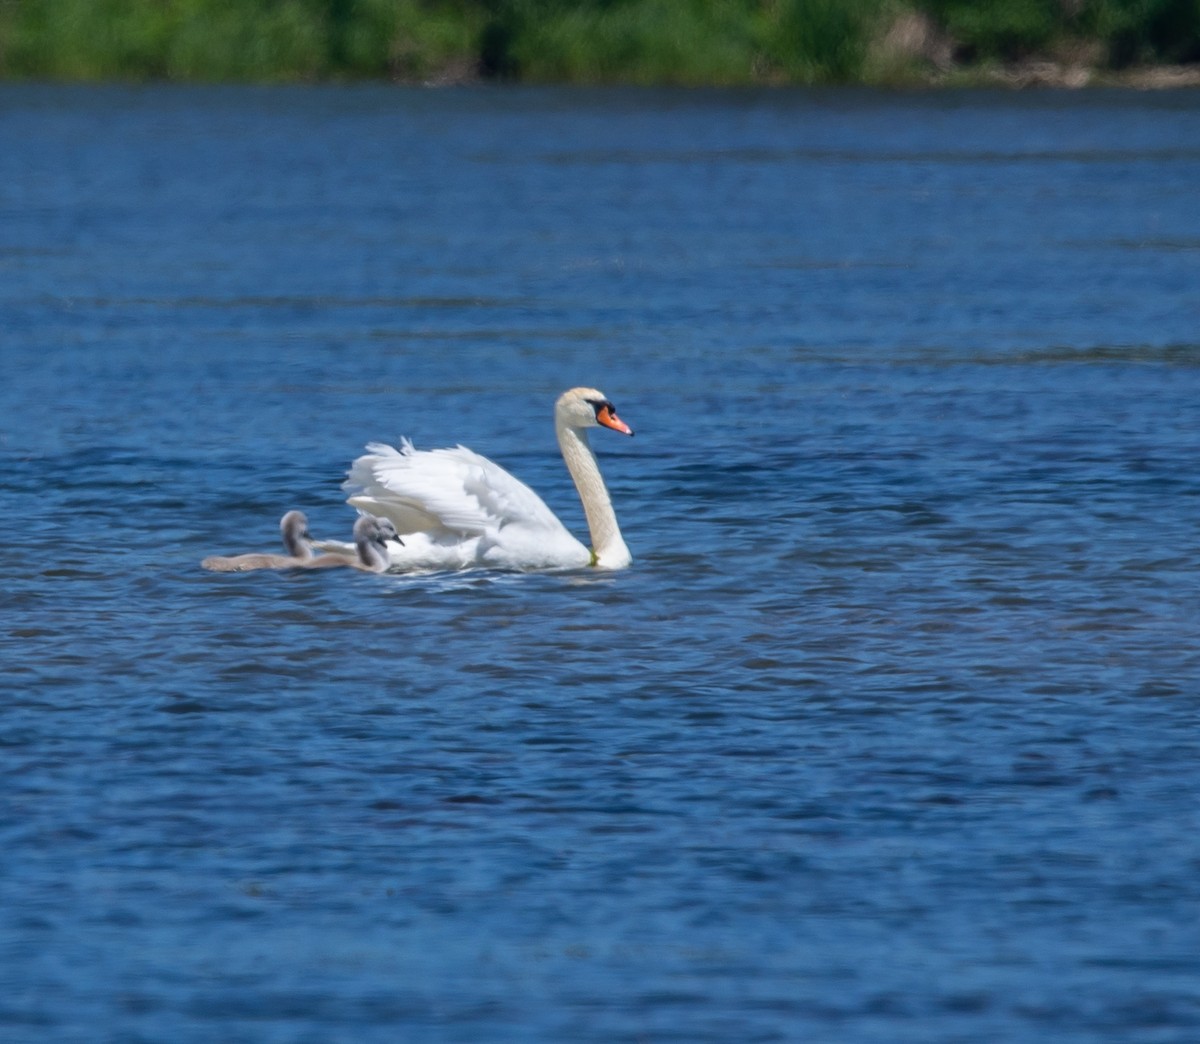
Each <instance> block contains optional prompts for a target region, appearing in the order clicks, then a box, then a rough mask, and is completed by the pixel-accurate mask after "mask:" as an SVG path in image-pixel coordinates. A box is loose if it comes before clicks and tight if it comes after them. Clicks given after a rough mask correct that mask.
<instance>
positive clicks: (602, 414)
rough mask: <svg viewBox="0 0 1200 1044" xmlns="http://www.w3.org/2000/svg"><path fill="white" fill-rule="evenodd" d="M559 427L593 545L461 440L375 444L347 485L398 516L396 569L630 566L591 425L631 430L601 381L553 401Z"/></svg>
mask: <svg viewBox="0 0 1200 1044" xmlns="http://www.w3.org/2000/svg"><path fill="white" fill-rule="evenodd" d="M554 427H555V431H556V432H557V434H558V445H559V448H560V449H561V450H562V455H563V460H564V461H565V462H566V465H567V470H568V471H569V472H570V473H571V478H572V479H574V480H575V488H576V489H577V490H578V491H579V499H580V500H581V501H583V511H584V514H585V515H586V516H587V524H588V530H589V531H590V534H591V539H592V547H591V548H590V549H589V548H587V547H585V546H584V545H583V544H581V543H580V542H579V541H578V540H576V539H575V538H574V537H573V536H571V534H570V533H569V532H567V529H566V527H565V526H563V524H562V523H561V522H560V521H559V520H558V519H557V518H556V517H555V516H554V513H553V512H552V511H551V510H550V509H549V508H548V507H546V505H545V503H544V502H543V501H542V498H541V497H539V496H538V495H537V494H536V493H534V492H533V490H531V489H530V488H529V487H528V486H526V485H525V484H524V483H523V482H521V481H519V480H518V479H516V478H514V477H513V476H512V475H510V474H509V473H508V472H507V471H505V470H504V469H503V468H502V467H500V466H499V465H498V464H494V463H493V462H492V461H490V460H488V459H487V458H486V457H481V456H480V455H479V454H478V453H473V452H472V451H471V450H469V449H466V448H465V447H463V446H457V447H455V448H454V449H436V450H416V449H414V448H413V446H412V443H411V442H409V441H408V440H407V439H406V440H405V441H404V442H403V443H402V445H401V448H400V449H399V450H397V449H394V448H393V447H391V446H386V445H383V444H382V443H371V444H370V445H368V446H367V451H368V452H367V454H366V455H365V456H362V457H359V458H358V459H357V460H356V461H355V462H354V463H353V465H352V466H351V468H350V472H349V478H348V479H347V480H346V482H345V484H344V486H343V488H344V489H346V490H347V491H349V492H350V494H351V496H350V497H349V499H348V502H349V503H350V504H352V505H353V506H354V507H356V508H358V509H359V510H360V511H364V512H366V513H368V514H370V515H377V516H380V517H382V518H388V519H391V521H392V522H394V523H395V526H396V529H397V531H398V532H399V533H400V534H401V535H402V536H403V537H404V546H402V547H393V548H391V549H390V561H391V568H392V569H401V570H418V569H467V568H470V567H472V566H485V567H489V568H495V569H520V570H535V569H576V568H581V567H584V566H596V567H597V568H600V569H624V568H625V567H626V566H628V565H629V564H630V562H632V560H633V559H632V557H631V556H630V554H629V549H628V548H627V547H626V546H625V541H624V540H623V539H622V537H621V530H620V528H619V527H618V526H617V517H616V515H615V514H614V513H613V508H612V501H611V500H610V499H609V495H608V490H607V488H605V485H604V479H603V478H601V476H600V467H599V465H598V464H597V463H596V456H595V454H594V453H593V452H592V449H591V447H590V446H589V445H588V439H587V434H586V429H587V428H595V427H605V428H611V429H612V430H613V431H619V432H621V433H622V434H625V435H632V434H633V431H632V430H631V429H630V427H629V425H627V424H626V423H625V422H624V421H622V420H621V419H620V418H619V417H618V416H617V411H616V409H615V408H614V407H613V404H612V403H611V402H610V401H609V400H608V399H607V398H606V397H605V396H604V394H603V393H601V392H598V391H596V390H595V389H594V388H572V389H571V390H570V391H567V392H563V394H562V395H561V396H560V397H559V399H558V402H557V403H555V406H554ZM319 546H320V545H319ZM325 546H328V545H325Z"/></svg>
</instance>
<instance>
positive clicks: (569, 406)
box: [554, 388, 633, 435]
mask: <svg viewBox="0 0 1200 1044" xmlns="http://www.w3.org/2000/svg"><path fill="white" fill-rule="evenodd" d="M554 419H555V421H556V423H558V424H559V425H561V426H564V427H568V428H597V427H600V428H612V430H613V431H619V432H620V433H621V434H622V435H632V434H633V429H632V428H631V427H630V426H629V425H628V424H626V423H625V422H624V421H623V420H621V418H620V417H618V416H617V408H616V407H615V406H614V405H613V404H612V402H611V401H609V399H608V397H607V396H606V395H605V394H604V392H601V391H597V390H596V389H595V388H572V389H571V390H570V391H565V392H563V393H562V395H560V396H559V397H558V402H556V403H555V404H554Z"/></svg>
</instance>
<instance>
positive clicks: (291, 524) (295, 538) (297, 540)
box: [200, 511, 312, 573]
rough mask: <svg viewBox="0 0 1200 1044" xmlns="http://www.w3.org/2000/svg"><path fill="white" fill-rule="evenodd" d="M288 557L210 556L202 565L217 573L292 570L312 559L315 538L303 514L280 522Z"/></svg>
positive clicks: (288, 516)
mask: <svg viewBox="0 0 1200 1044" xmlns="http://www.w3.org/2000/svg"><path fill="white" fill-rule="evenodd" d="M279 534H280V537H281V538H282V539H283V547H284V550H285V551H286V552H287V554H286V555H273V554H266V553H255V554H248V555H210V556H209V557H208V558H206V559H204V560H203V561H202V562H201V563H200V565H201V567H203V568H204V569H207V570H209V571H210V572H214V573H248V572H250V571H252V570H255V569H290V568H293V567H295V566H299V565H303V564H304V563H305V562H308V561H310V560H311V558H312V537H311V536H310V535H309V532H308V519H307V518H306V517H305V515H304V512H303V511H289V512H288V513H287V514H286V515H284V516H283V518H281V519H280V520H279Z"/></svg>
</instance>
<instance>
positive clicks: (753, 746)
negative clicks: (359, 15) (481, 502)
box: [0, 85, 1200, 1044]
mask: <svg viewBox="0 0 1200 1044" xmlns="http://www.w3.org/2000/svg"><path fill="white" fill-rule="evenodd" d="M0 142H3V147H2V148H0V358H2V360H3V375H4V380H3V381H2V382H0V464H2V466H3V482H2V483H0V512H2V514H3V518H4V522H5V530H6V531H5V540H4V550H3V552H0V558H2V561H3V567H4V577H5V579H4V583H3V585H2V588H0V606H2V607H3V613H2V616H0V672H2V676H3V688H4V690H5V696H4V698H3V700H2V701H0V743H2V747H3V753H2V756H0V773H2V783H0V794H2V795H3V796H2V797H0V807H2V809H3V815H2V817H0V824H2V829H3V835H2V836H3V853H4V854H3V858H2V860H0V1025H2V1026H3V1027H4V1033H3V1035H4V1037H5V1039H6V1040H12V1041H30V1042H33V1041H37V1042H46V1041H68V1040H72V1041H74V1040H85V1039H86V1040H90V1041H112V1042H117V1041H120V1042H130V1041H166V1040H170V1041H174V1042H200V1041H222V1042H226V1044H228V1042H243V1041H244V1042H256V1044H258V1042H281V1044H282V1042H322V1044H328V1042H346V1044H364V1042H365V1044H371V1042H380V1044H383V1042H394V1041H439V1042H442V1041H461V1042H478V1041H489V1042H498V1041H512V1042H526V1041H547V1042H561V1041H578V1042H596V1044H601V1042H603V1044H610V1042H620V1041H627V1042H631V1044H632V1042H642V1041H654V1042H660V1041H686V1042H690V1044H695V1042H705V1041H712V1042H732V1041H736V1042H739V1044H749V1042H768V1041H831V1042H834V1041H836V1042H839V1044H847V1042H848V1044H859V1042H862V1044H876V1042H877V1044H908V1042H911V1044H929V1042H942V1041H944V1042H950V1041H954V1042H961V1041H987V1042H989V1044H996V1042H1015V1041H1030V1042H1042V1041H1048V1040H1053V1041H1056V1042H1060V1044H1061V1042H1080V1044H1082V1042H1089V1044H1090V1042H1096V1041H1111V1042H1113V1044H1118V1042H1119V1044H1129V1042H1143V1041H1144V1042H1175V1041H1180V1042H1182V1041H1192V1040H1196V1039H1200V932H1198V930H1197V910H1198V909H1200V906H1198V904H1200V771H1198V765H1200V731H1198V726H1200V643H1198V638H1197V632H1198V626H1200V611H1198V608H1200V471H1198V468H1197V461H1198V460H1200V336H1198V333H1197V331H1198V330H1200V92H1197V91H1183V92H1168V93H1157V94H1149V93H1137V92H1120V91H1106V90H1095V91H1087V92H1082V93H1069V92H1053V91H1046V92H1029V93H992V92H986V91H980V92H955V91H948V92H941V93H939V92H917V93H895V94H887V93H875V92H871V91H865V90H844V91H843V90H814V91H790V90H789V91H784V90H780V91H741V92H737V91H734V92H721V91H699V90H693V91H683V90H681V91H648V90H622V89H612V90H587V89H569V90H561V89H548V88H547V89H533V88H530V89H525V88H520V89H517V88H513V89H488V88H452V89H446V90H420V89H403V88H390V87H378V86H371V87H278V88H248V87H247V88H232V87H229V88H223V87H211V88H182V87H146V88H133V87H111V88H82V87H48V86H39V85H16V86H14V85H8V86H4V87H0ZM574 385H591V386H595V387H598V388H600V389H602V390H603V391H604V392H605V393H606V394H607V395H608V396H609V397H610V398H612V399H613V401H614V402H615V403H616V405H617V407H618V409H619V410H620V413H621V416H622V417H623V418H624V419H625V420H626V421H627V422H628V423H630V424H631V425H632V426H633V427H634V428H635V429H636V432H637V436H636V438H634V439H622V438H620V437H617V436H615V435H610V434H609V433H607V432H603V431H601V432H597V433H594V434H593V438H592V444H593V446H594V447H595V448H596V450H597V453H598V456H599V459H600V464H601V467H602V468H603V471H604V475H605V478H606V480H607V482H608V485H609V488H610V490H611V492H612V496H613V501H614V504H615V506H616V511H617V515H618V517H619V518H620V521H621V525H622V529H623V532H624V535H625V540H626V542H627V543H628V545H629V547H630V549H631V551H632V553H633V557H634V564H633V566H632V568H631V569H629V570H627V571H623V572H615V573H602V572H597V571H583V572H571V573H559V574H520V573H502V572H487V571H471V572H463V573H432V574H421V575H402V574H386V575H371V574H361V573H354V572H351V571H332V572H323V573H304V572H296V571H292V572H270V573H254V574H246V575H215V574H211V573H207V572H204V571H202V570H201V569H200V567H199V562H200V559H201V558H203V557H204V556H205V555H208V554H212V553H231V552H239V551H252V550H267V551H273V550H277V544H278V520H279V517H280V516H281V515H282V514H283V513H284V512H285V511H287V510H289V509H293V508H300V509H302V510H304V511H305V512H307V514H308V516H309V519H310V522H311V525H312V529H313V530H314V532H315V533H317V535H319V536H328V537H334V538H339V539H345V538H347V537H348V534H349V530H350V526H351V524H352V523H353V520H354V517H355V516H354V512H353V510H352V509H351V508H349V507H348V506H347V505H346V504H345V503H344V497H345V494H344V492H343V491H342V490H341V488H340V486H341V482H342V480H343V479H344V477H345V473H346V470H347V468H348V467H349V464H350V462H351V461H352V460H353V459H354V457H355V456H357V455H358V454H359V453H360V452H361V449H362V446H363V445H364V444H365V443H366V442H369V441H375V440H378V441H384V442H391V443H393V444H398V443H399V440H400V439H402V438H403V437H409V438H411V439H413V440H414V442H415V443H416V445H417V446H418V448H433V447H438V446H452V445H455V444H457V443H462V444H464V445H467V446H470V447H471V448H473V449H475V450H477V451H479V452H482V453H484V454H486V455H488V456H489V457H491V458H493V459H494V460H496V461H497V462H499V463H501V464H503V465H504V466H505V467H507V468H509V469H510V470H511V471H513V472H514V473H515V474H517V475H518V476H520V477H521V478H522V479H523V480H524V481H526V482H527V483H529V484H530V485H531V486H532V487H533V488H534V489H536V490H538V491H539V492H540V493H541V494H542V495H543V497H544V498H545V499H546V501H547V503H548V504H549V505H550V506H551V507H552V508H553V509H554V510H555V511H556V512H557V513H558V514H559V516H560V517H561V518H562V519H563V520H564V522H565V523H566V524H567V526H568V527H569V528H570V529H572V531H574V532H576V533H577V534H579V535H580V536H581V537H582V536H584V534H585V533H586V530H585V527H584V522H583V517H582V511H581V509H580V505H579V501H578V498H577V497H576V495H575V492H574V489H573V488H572V486H571V482H570V479H569V477H568V475H567V473H566V471H565V469H564V468H563V465H562V460H561V458H560V456H559V454H558V451H557V448H556V446H555V443H554V433H553V428H552V407H553V402H554V399H555V397H556V396H557V395H558V393H559V392H560V391H562V390H563V389H565V388H568V387H571V386H574Z"/></svg>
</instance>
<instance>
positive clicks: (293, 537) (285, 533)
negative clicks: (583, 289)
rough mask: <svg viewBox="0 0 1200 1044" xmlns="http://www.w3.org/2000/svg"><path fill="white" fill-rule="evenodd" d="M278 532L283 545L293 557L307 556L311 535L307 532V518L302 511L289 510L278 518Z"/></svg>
mask: <svg viewBox="0 0 1200 1044" xmlns="http://www.w3.org/2000/svg"><path fill="white" fill-rule="evenodd" d="M279 534H280V536H282V537H283V546H284V549H285V550H286V551H287V553H288V554H289V555H291V556H292V557H293V558H307V557H308V556H309V555H310V554H311V553H312V552H311V548H310V547H309V544H310V543H311V541H312V536H311V535H310V533H309V532H308V519H307V518H306V517H305V515H304V512H303V511H289V512H288V513H287V514H286V515H284V516H283V518H281V519H280V520H279Z"/></svg>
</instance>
